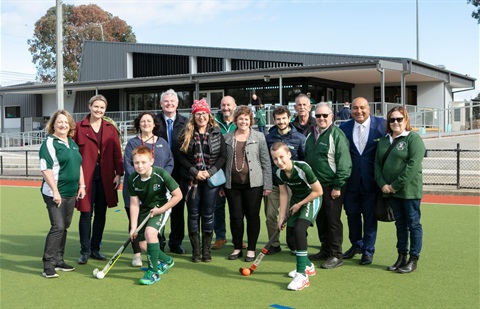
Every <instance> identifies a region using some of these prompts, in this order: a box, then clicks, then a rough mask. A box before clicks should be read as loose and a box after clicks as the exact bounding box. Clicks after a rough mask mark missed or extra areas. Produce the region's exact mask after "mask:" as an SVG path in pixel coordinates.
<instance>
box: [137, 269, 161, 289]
mask: <svg viewBox="0 0 480 309" xmlns="http://www.w3.org/2000/svg"><path fill="white" fill-rule="evenodd" d="M158 281H160V275H159V274H158V273H155V272H153V271H151V270H147V271H146V272H145V275H143V278H141V279H140V281H139V282H140V284H143V285H150V284H154V283H155V282H158Z"/></svg>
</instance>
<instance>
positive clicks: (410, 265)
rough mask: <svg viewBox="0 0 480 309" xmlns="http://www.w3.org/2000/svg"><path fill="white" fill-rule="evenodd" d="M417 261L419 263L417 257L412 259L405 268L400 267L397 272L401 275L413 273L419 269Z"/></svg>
mask: <svg viewBox="0 0 480 309" xmlns="http://www.w3.org/2000/svg"><path fill="white" fill-rule="evenodd" d="M417 261H418V258H416V257H410V259H409V260H408V263H407V265H404V266H400V267H399V268H398V269H397V271H398V272H399V273H401V274H408V273H411V272H412V271H414V270H415V269H417Z"/></svg>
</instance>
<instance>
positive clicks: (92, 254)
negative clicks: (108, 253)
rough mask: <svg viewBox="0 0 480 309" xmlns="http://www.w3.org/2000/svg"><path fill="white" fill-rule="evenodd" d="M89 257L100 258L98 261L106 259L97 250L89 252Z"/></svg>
mask: <svg viewBox="0 0 480 309" xmlns="http://www.w3.org/2000/svg"><path fill="white" fill-rule="evenodd" d="M90 257H91V258H94V259H95V260H100V261H105V260H106V258H105V255H103V254H101V253H100V252H98V251H92V252H90Z"/></svg>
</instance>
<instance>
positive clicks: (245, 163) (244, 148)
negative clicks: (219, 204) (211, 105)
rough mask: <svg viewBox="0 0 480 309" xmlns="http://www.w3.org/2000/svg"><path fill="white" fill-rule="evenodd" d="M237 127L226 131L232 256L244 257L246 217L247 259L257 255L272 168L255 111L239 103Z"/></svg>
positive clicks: (269, 190)
mask: <svg viewBox="0 0 480 309" xmlns="http://www.w3.org/2000/svg"><path fill="white" fill-rule="evenodd" d="M233 121H234V122H235V124H236V126H237V129H236V130H235V131H234V132H230V133H227V134H225V143H226V144H227V163H226V164H225V174H226V178H227V182H226V183H225V188H226V190H225V194H226V196H227V200H228V207H229V210H230V229H231V232H232V238H233V245H234V250H233V253H232V254H230V256H229V257H228V258H229V259H230V260H236V259H238V258H239V257H242V255H243V253H242V238H243V233H244V229H245V228H244V221H243V219H244V217H245V218H246V220H247V237H248V245H247V254H246V256H245V261H247V262H251V261H253V260H254V259H255V247H256V245H257V240H258V235H259V233H260V205H261V203H262V196H267V195H268V194H270V193H271V192H272V171H271V164H270V155H269V152H268V147H267V142H266V141H265V135H264V134H263V133H260V132H258V131H254V130H252V125H253V113H252V110H251V109H250V108H248V107H247V106H244V105H242V106H239V107H238V108H237V110H236V111H235V114H234V116H233Z"/></svg>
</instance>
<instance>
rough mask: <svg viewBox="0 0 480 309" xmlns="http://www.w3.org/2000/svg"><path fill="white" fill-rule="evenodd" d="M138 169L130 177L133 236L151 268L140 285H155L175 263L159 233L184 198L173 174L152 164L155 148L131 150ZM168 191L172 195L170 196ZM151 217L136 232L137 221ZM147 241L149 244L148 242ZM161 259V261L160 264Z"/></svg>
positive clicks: (129, 188)
mask: <svg viewBox="0 0 480 309" xmlns="http://www.w3.org/2000/svg"><path fill="white" fill-rule="evenodd" d="M132 158H133V165H134V168H135V172H134V173H133V174H132V175H130V177H129V178H128V191H129V193H130V218H131V221H130V237H131V238H132V240H133V239H135V237H139V240H140V247H141V248H142V250H143V251H146V252H147V258H148V269H147V271H146V272H145V275H144V276H143V278H141V279H140V284H147V285H149V284H154V283H155V282H158V281H160V275H161V274H164V273H166V272H168V269H169V268H170V267H172V266H173V264H174V263H173V259H172V258H171V257H170V256H168V255H166V254H165V253H164V252H163V251H162V250H160V246H159V244H158V237H157V235H158V233H160V232H161V229H163V227H164V226H165V223H166V221H167V219H168V213H169V212H170V208H172V207H173V206H175V205H176V204H177V203H178V202H180V200H181V199H182V192H181V191H180V188H179V186H178V184H177V183H176V182H175V180H173V178H172V176H170V174H168V173H167V172H166V171H165V170H163V169H162V168H160V167H157V166H153V162H154V159H153V155H152V150H151V149H150V148H149V147H147V146H144V145H142V146H139V147H137V148H135V149H134V150H133V152H132ZM167 190H168V191H170V194H171V198H170V200H168V199H167ZM146 216H150V219H149V220H148V221H147V224H145V226H144V227H143V228H142V229H141V230H140V231H139V233H138V236H137V235H135V230H136V229H137V226H138V222H142V221H143V220H144V219H145V217H146ZM145 241H146V243H145ZM159 261H160V263H158V262H159Z"/></svg>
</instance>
